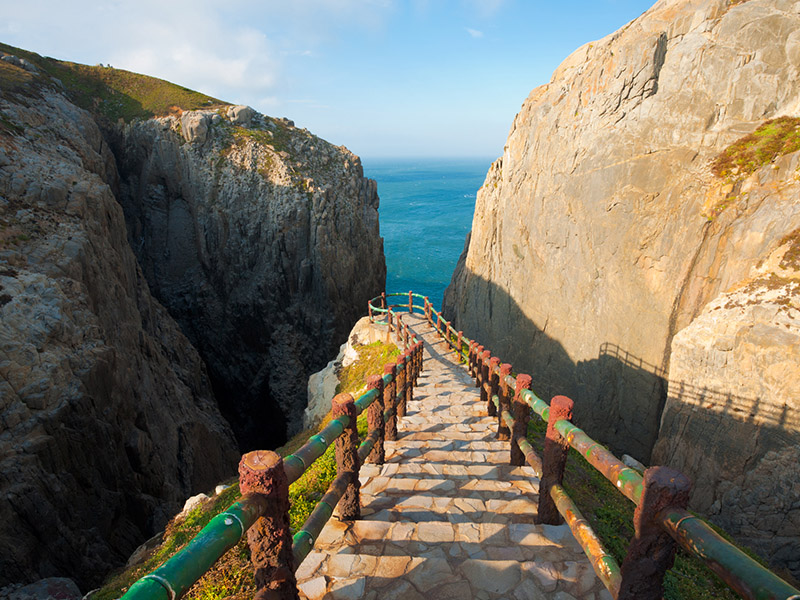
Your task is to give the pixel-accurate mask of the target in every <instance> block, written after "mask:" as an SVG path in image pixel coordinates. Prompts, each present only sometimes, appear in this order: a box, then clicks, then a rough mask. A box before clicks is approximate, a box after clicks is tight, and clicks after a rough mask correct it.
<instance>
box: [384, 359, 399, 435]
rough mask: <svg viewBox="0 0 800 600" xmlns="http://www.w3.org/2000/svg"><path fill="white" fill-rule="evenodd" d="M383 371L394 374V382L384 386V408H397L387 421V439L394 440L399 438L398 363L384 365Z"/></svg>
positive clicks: (385, 373) (386, 373)
mask: <svg viewBox="0 0 800 600" xmlns="http://www.w3.org/2000/svg"><path fill="white" fill-rule="evenodd" d="M383 373H384V375H391V376H392V382H391V383H390V384H389V385H387V386H386V387H384V388H383V406H384V410H387V411H388V410H391V409H394V410H395V414H393V415H391V416H390V417H389V420H388V421H386V440H388V441H390V442H394V441H396V440H397V365H396V364H394V363H389V364H386V365H384V366H383Z"/></svg>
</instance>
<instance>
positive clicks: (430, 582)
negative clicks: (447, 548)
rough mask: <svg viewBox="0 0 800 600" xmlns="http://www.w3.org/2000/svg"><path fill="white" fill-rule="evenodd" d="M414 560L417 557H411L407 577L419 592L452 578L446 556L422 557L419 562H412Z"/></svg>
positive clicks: (451, 571)
mask: <svg viewBox="0 0 800 600" xmlns="http://www.w3.org/2000/svg"><path fill="white" fill-rule="evenodd" d="M416 560H418V559H416V558H415V559H412V565H411V569H410V570H409V571H408V574H407V577H408V579H409V581H411V583H413V584H414V587H416V588H417V589H418V590H419V591H420V592H423V593H425V592H427V591H428V590H430V589H432V588H434V587H436V586H437V585H441V584H442V583H447V582H448V581H451V580H453V579H454V575H453V570H452V569H451V568H450V563H449V562H448V561H447V558H423V559H421V560H420V562H419V563H414V561H416Z"/></svg>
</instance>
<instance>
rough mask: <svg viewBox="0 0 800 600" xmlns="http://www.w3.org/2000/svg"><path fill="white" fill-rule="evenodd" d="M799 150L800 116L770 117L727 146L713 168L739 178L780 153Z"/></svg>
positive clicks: (731, 177)
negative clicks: (749, 132) (752, 130)
mask: <svg viewBox="0 0 800 600" xmlns="http://www.w3.org/2000/svg"><path fill="white" fill-rule="evenodd" d="M797 150H800V118H797V117H779V118H777V119H770V120H769V121H766V122H765V123H763V124H762V125H761V126H760V127H758V129H756V130H755V131H754V132H753V133H751V134H749V135H746V136H744V137H743V138H741V139H740V140H738V141H736V142H735V143H733V144H731V145H730V146H729V147H728V148H726V149H725V150H724V151H723V152H722V153H721V154H720V155H719V156H718V157H717V158H716V160H715V161H714V163H713V164H712V166H711V170H712V172H713V173H714V174H715V175H716V176H718V177H722V178H726V179H731V180H735V179H740V178H742V177H746V176H747V175H749V174H751V173H753V172H755V171H756V170H757V169H759V168H760V167H762V166H763V165H765V164H767V163H769V162H771V161H773V160H775V159H776V158H777V157H778V156H782V155H784V154H789V153H790V152H796V151H797Z"/></svg>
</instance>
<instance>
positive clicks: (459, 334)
mask: <svg viewBox="0 0 800 600" xmlns="http://www.w3.org/2000/svg"><path fill="white" fill-rule="evenodd" d="M462 337H464V332H463V331H459V332H458V339H457V340H456V351H457V352H458V362H461V338H462Z"/></svg>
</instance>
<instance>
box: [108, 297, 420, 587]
mask: <svg viewBox="0 0 800 600" xmlns="http://www.w3.org/2000/svg"><path fill="white" fill-rule="evenodd" d="M399 295H402V294H399ZM405 306H406V307H407V306H408V305H405ZM420 309H421V310H423V307H420ZM387 312H388V311H387ZM418 341H419V340H418V339H417V337H416V336H413V335H412V336H411V337H410V339H409V344H410V345H414V344H417V343H418ZM410 360H411V358H410V356H408V355H406V356H405V357H404V358H403V360H402V362H401V363H400V364H398V365H397V370H396V371H395V376H394V378H393V377H392V374H391V373H386V374H384V375H383V377H382V380H383V383H384V385H387V386H388V385H390V384H391V383H393V382H394V381H395V380H396V378H397V373H399V372H401V371H403V370H404V369H405V368H406V366H407V364H408V362H409V361H410ZM407 385H408V384H407ZM377 398H378V391H377V390H376V389H371V390H368V391H367V392H365V393H364V394H362V395H360V396H359V397H358V399H357V400H355V406H356V416H358V415H360V414H362V413H363V412H364V411H365V410H366V409H367V408H368V407H369V406H370V405H371V404H372V402H374V401H375V400H376V399H377ZM395 414H396V410H395V409H394V407H393V408H391V409H389V410H387V411H385V412H384V417H385V418H386V419H388V418H390V417H391V416H394V415H395ZM349 425H350V417H349V416H347V415H343V416H340V417H337V418H336V419H333V420H332V421H331V422H330V423H328V425H326V426H325V427H324V428H323V429H322V430H321V431H319V432H318V433H317V434H315V435H312V436H310V437H309V438H308V441H307V442H306V443H305V444H304V445H303V446H302V447H300V448H299V449H298V450H297V451H295V452H294V453H292V454H290V455H288V456H286V457H284V458H283V468H284V472H285V473H286V477H287V480H288V482H289V484H292V483H294V482H295V481H297V480H298V479H299V478H300V477H301V476H302V475H303V473H305V471H306V470H307V469H308V468H309V467H310V466H311V464H313V462H314V461H316V460H317V459H318V458H320V457H321V456H322V455H323V454H324V453H325V451H326V450H327V449H328V447H329V446H330V445H331V443H333V441H334V440H335V439H336V438H338V437H339V436H340V435H341V434H342V433H343V432H344V431H345V429H346V428H347V427H348V426H349ZM376 439H377V430H376V431H374V432H372V433H371V434H369V435H368V437H367V439H366V440H364V442H362V444H361V445H360V446H359V449H358V453H359V457H360V459H361V462H363V460H364V458H366V456H368V455H369V453H370V452H371V451H372V448H373V447H374V445H375V443H376ZM340 480H344V478H343V477H338V478H337V479H335V480H334V482H333V483H332V484H331V486H330V487H329V489H328V492H327V493H326V494H325V496H323V498H322V500H320V502H318V503H317V505H316V507H315V508H314V510H313V511H312V513H311V516H310V517H309V518H308V519H307V520H306V523H305V524H304V525H303V527H302V528H301V530H300V531H299V532H298V533H297V534H296V535H295V539H294V543H293V545H292V551H293V553H294V555H295V557H298V556H301V555H302V558H305V556H306V555H307V554H308V552H310V550H311V548H312V547H313V542H311V544H310V545H309V542H308V540H309V539H316V537H317V536H318V535H319V531H321V530H322V527H323V526H324V525H325V523H326V522H327V521H328V519H329V518H330V514H333V508H332V507H333V506H335V505H336V503H337V502H338V501H339V499H340V498H341V496H342V495H343V493H344V488H345V487H346V485H344V486H343V485H342V483H341V481H340ZM345 483H346V482H345ZM340 487H341V492H340V493H339V488H340ZM337 493H338V496H337ZM334 499H335V502H334ZM266 503H267V500H266V499H265V498H264V496H261V495H260V494H248V495H246V496H244V497H242V499H241V500H239V501H238V502H234V503H233V504H232V505H230V506H229V507H228V508H227V509H225V511H223V512H222V513H220V514H219V515H217V516H215V517H213V518H212V519H211V520H210V521H209V523H208V524H207V525H206V526H205V527H204V528H203V529H201V530H200V532H198V533H197V535H195V536H194V537H193V538H192V539H191V540H190V541H189V543H188V544H187V545H186V546H184V547H183V548H182V549H181V550H179V551H178V552H176V553H175V554H174V555H172V557H170V558H169V559H168V560H167V561H165V562H164V563H163V564H162V565H161V566H160V567H158V568H157V569H155V570H154V571H152V572H151V573H149V574H147V575H145V576H143V577H142V578H140V579H139V580H138V581H136V582H135V583H134V584H133V585H131V587H130V588H129V589H128V591H127V592H126V593H125V594H123V596H122V598H123V599H125V600H145V599H147V600H176V598H180V596H181V595H182V594H184V593H185V592H186V591H187V590H188V589H189V588H190V587H191V586H192V585H194V583H195V582H197V580H199V579H200V578H201V577H202V576H203V575H204V574H205V573H206V571H208V570H209V569H210V568H211V566H212V565H213V564H214V563H215V562H216V561H217V560H219V559H220V558H221V557H222V555H223V554H225V553H226V552H227V551H228V550H230V549H231V548H233V547H234V546H235V545H236V544H238V543H239V542H240V541H241V540H242V538H243V537H244V535H245V533H246V532H247V530H248V529H250V527H252V525H253V524H254V523H255V522H256V521H257V520H258V519H259V517H260V516H261V515H262V514H263V513H264V510H265V507H266ZM328 510H330V514H328V516H327V517H325V515H326V514H327V512H328ZM317 528H318V529H317ZM315 532H316V533H315ZM302 558H301V559H300V560H297V561H296V562H295V567H297V566H299V565H300V562H302Z"/></svg>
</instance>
